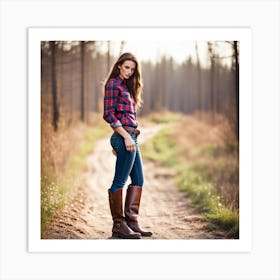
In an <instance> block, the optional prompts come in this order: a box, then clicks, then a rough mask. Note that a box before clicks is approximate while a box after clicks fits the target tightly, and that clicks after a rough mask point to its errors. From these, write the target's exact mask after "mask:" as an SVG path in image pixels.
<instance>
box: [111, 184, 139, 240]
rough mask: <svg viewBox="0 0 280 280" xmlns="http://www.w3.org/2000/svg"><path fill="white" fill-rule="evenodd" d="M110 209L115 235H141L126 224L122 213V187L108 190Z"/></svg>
mask: <svg viewBox="0 0 280 280" xmlns="http://www.w3.org/2000/svg"><path fill="white" fill-rule="evenodd" d="M108 194H109V203H110V210H111V214H112V218H113V228H112V233H113V236H115V237H120V238H129V239H139V238H141V235H140V234H139V233H138V232H134V231H133V230H132V229H131V228H129V227H128V226H127V224H126V221H125V218H124V215H123V206H122V189H119V190H116V191H115V192H111V191H110V190H108Z"/></svg>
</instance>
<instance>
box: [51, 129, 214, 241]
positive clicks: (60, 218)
mask: <svg viewBox="0 0 280 280" xmlns="http://www.w3.org/2000/svg"><path fill="white" fill-rule="evenodd" d="M161 128H162V126H161V125H158V126H153V127H146V128H143V129H142V132H141V135H140V136H139V145H140V147H141V143H143V142H144V141H146V140H148V139H149V138H150V137H153V136H154V135H155V134H156V133H157V132H158V131H159V130H160V129H161ZM87 164H88V170H87V171H86V172H85V173H84V174H83V178H82V179H81V180H82V182H77V185H78V187H77V192H75V194H74V195H73V198H72V200H71V201H70V203H69V204H68V205H67V206H66V207H65V209H63V210H62V211H60V212H59V213H57V214H56V215H55V217H54V219H53V222H52V224H51V227H50V230H49V232H48V233H47V238H49V239H108V238H111V230H112V218H111V215H110V209H109V203H108V192H107V191H108V188H109V187H110V185H111V181H112V176H113V172H114V164H115V157H114V156H113V155H112V152H111V147H110V144H109V139H108V138H105V139H101V140H100V141H98V142H97V143H96V147H95V151H94V152H93V153H92V154H90V155H89V156H88V157H87ZM144 175H145V186H144V189H143V193H142V200H141V207H140V216H139V221H140V223H141V225H142V227H143V228H145V229H147V230H151V231H152V232H153V236H152V237H149V239H151V238H152V239H213V238H219V235H218V234H217V233H213V232H209V231H207V230H205V226H206V225H207V223H206V222H204V221H202V219H201V216H200V215H199V214H198V213H197V212H196V211H195V210H194V209H193V208H192V207H191V206H190V205H189V203H188V202H187V199H186V197H185V195H184V194H183V193H181V192H179V191H178V190H177V188H176V185H175V177H176V176H175V173H174V172H172V171H170V170H169V169H167V168H165V167H162V166H160V165H158V164H156V163H154V162H152V161H147V160H145V159H144ZM128 183H129V182H127V184H126V186H127V185H128ZM125 189H126V187H125ZM124 194H125V190H124Z"/></svg>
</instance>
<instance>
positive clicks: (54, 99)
mask: <svg viewBox="0 0 280 280" xmlns="http://www.w3.org/2000/svg"><path fill="white" fill-rule="evenodd" d="M50 45H51V69H52V109H53V110H52V117H53V119H52V121H53V128H54V130H55V131H57V129H58V120H59V109H58V104H57V81H56V57H55V56H56V44H55V41H51V42H50Z"/></svg>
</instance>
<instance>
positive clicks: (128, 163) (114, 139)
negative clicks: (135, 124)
mask: <svg viewBox="0 0 280 280" xmlns="http://www.w3.org/2000/svg"><path fill="white" fill-rule="evenodd" d="M128 133H129V134H130V136H131V137H132V139H133V141H134V142H135V151H133V152H130V151H127V150H126V147H125V143H124V139H123V137H122V136H121V135H119V134H118V133H117V132H114V133H113V134H112V136H111V138H110V143H111V146H112V148H113V149H114V150H115V152H116V156H117V159H116V165H115V175H114V179H113V182H112V185H111V188H110V191H111V192H114V191H116V190H118V189H121V188H123V187H124V185H125V183H126V181H127V179H128V177H129V176H130V179H131V185H132V186H139V187H142V186H143V183H144V176H143V165H142V157H141V152H140V149H139V147H138V142H137V137H138V135H137V134H136V133H134V132H128Z"/></svg>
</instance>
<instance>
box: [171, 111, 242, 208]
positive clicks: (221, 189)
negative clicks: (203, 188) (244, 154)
mask: <svg viewBox="0 0 280 280" xmlns="http://www.w3.org/2000/svg"><path fill="white" fill-rule="evenodd" d="M205 120H207V119H206V117H205V116H204V119H203V120H200V119H198V118H197V117H194V116H186V117H185V118H184V119H182V120H181V121H180V122H178V123H177V124H176V127H175V129H174V130H173V133H172V135H173V138H174V139H175V140H176V143H177V144H178V146H179V147H180V157H181V158H182V159H183V160H184V161H185V162H187V163H188V164H193V168H194V170H196V171H197V172H199V173H200V174H201V176H202V177H203V179H205V180H206V181H211V182H212V183H213V185H214V186H215V190H216V191H217V193H218V194H219V196H220V197H221V198H222V200H223V202H224V203H225V204H226V206H227V207H228V208H230V209H238V208H239V156H238V145H237V143H236V141H235V139H234V133H233V132H232V130H231V129H230V125H229V123H228V120H227V119H226V118H224V117H222V116H219V118H217V119H216V123H215V124H214V125H213V124H211V122H210V121H209V122H207V121H205Z"/></svg>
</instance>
